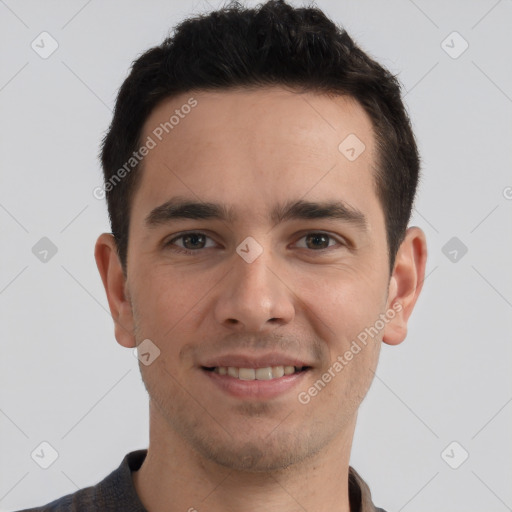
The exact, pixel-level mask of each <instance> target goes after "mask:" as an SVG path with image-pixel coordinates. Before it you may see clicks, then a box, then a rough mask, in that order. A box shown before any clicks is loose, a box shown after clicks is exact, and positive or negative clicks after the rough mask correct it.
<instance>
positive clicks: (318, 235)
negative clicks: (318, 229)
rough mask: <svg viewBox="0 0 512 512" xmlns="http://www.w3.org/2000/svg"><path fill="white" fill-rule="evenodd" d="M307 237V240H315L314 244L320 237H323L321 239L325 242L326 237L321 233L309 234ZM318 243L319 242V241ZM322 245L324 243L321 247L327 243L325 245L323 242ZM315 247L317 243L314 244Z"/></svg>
mask: <svg viewBox="0 0 512 512" xmlns="http://www.w3.org/2000/svg"><path fill="white" fill-rule="evenodd" d="M308 238H309V240H314V241H315V242H314V243H315V244H316V243H317V242H318V241H319V240H321V239H323V241H324V242H327V237H326V235H323V234H315V235H310V236H309V237H308ZM320 243H321V242H320ZM323 245H324V247H323V248H325V247H327V245H328V244H327V245H326V244H325V243H324V244H323ZM316 247H318V245H316Z"/></svg>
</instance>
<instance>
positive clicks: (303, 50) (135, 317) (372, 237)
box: [96, 1, 426, 471]
mask: <svg viewBox="0 0 512 512" xmlns="http://www.w3.org/2000/svg"><path fill="white" fill-rule="evenodd" d="M143 148H145V149H143ZM101 159H102V165H103V170H104V174H105V183H106V186H105V190H106V198H107V202H108V209H109V215H110V220H111V226H112V235H110V234H103V235H102V236H101V237H100V238H99V239H98V243H97V246H96V260H97V263H98V268H99V270H100V273H101V275H102V278H103V282H104V285H105V288H106V291H107V296H108V299H109V305H110V308H111V311H112V315H113V318H114V321H115V326H116V338H117V340H118V342H119V343H120V344H121V345H123V346H126V347H134V346H136V345H139V344H140V343H141V342H142V341H143V340H146V339H149V340H151V343H152V344H153V345H154V346H156V347H158V350H159V351H160V355H159V357H157V358H156V359H155V360H154V362H152V363H151V364H150V365H148V366H145V365H141V371H142V375H143V379H144V382H145V385H146V388H147V389H148V392H149V395H150V399H151V403H152V407H153V410H152V418H153V419H155V421H160V422H161V424H162V425H165V428H168V431H169V432H173V433H174V434H176V435H179V436H181V437H182V438H183V439H185V440H186V441H187V442H188V443H189V445H190V446H191V447H192V448H193V449H194V450H196V452H197V453H198V454H201V455H202V456H204V457H207V458H209V459H211V460H213V461H215V462H218V463H220V464H223V465H226V466H229V467H238V468H243V469H249V470H254V471H258V470H266V469H272V468H274V469H276V468H280V467H285V466H287V465H290V464H293V463H295V462H298V461H300V460H303V459H305V458H307V457H309V456H312V455H313V454H315V453H318V452H319V451H320V450H322V449H323V448H325V446H326V445H327V444H328V443H329V442H332V441H333V440H334V439H336V437H337V436H339V435H340V433H342V432H347V431H349V430H350V429H351V428H353V426H354V422H355V417H356V413H357V409H358V406H359V404H360V403H361V401H362V400H363V398H364V396H365V394H366V392H367V390H368V388H369V386H370V383H371V380H372V376H373V371H374V370H375V368H376V365H377V361H378V354H379V350H380V345H381V342H382V341H384V342H386V343H389V344H397V343H400V342H401V341H403V339H404V338H405V335H406V327H407V320H408V318H409V315H410V313H411V312H412V309H413V307H414V304H415V302H416V299H417V297H418V294H419V292H420V290H421V285H422V280H423V275H424V268H425V259H426V248H425V240H424V235H423V233H422V232H421V231H420V230H418V229H417V228H409V229H408V228H407V226H408V223H409V219H410V214H411V209H412V205H413V201H414V196H415V191H416V186H417V181H418V172H419V157H418V152H417V148H416V144H415V140H414V136H413V133H412V130H411V126H410V122H409V119H408V116H407V113H406V111H405V108H404V106H403V103H402V101H401V97H400V87H399V84H398V82H397V80H396V79H395V77H394V76H392V75H391V74H390V73H389V72H388V71H386V70H385V69H384V68H383V67H382V66H380V65H379V64H378V63H376V62H375V61H374V60H372V59H371V58H370V57H369V56H368V55H366V54H365V53H364V52H363V51H362V50H361V49H360V48H358V47H357V46H356V45H355V44H354V42H353V41H352V40H351V38H350V37H349V35H348V34H347V33H346V32H345V31H344V30H342V29H340V28H339V27H337V26H336V25H335V24H334V23H333V22H332V21H330V20H329V19H328V18H326V17H325V15H324V14H323V13H322V12H321V11H320V10H319V9H316V8H293V7H291V6H289V5H287V4H286V3H284V2H283V1H270V2H268V3H266V4H264V5H263V6H261V7H259V8H256V9H245V8H243V7H242V6H240V4H238V3H235V4H232V5H230V6H228V7H227V8H224V9H222V10H220V11H216V12H213V13H210V14H208V15H203V16H199V17H196V18H192V19H188V20H186V21H184V22H182V23H181V24H180V25H178V27H177V28H176V30H175V33H174V34H173V36H172V37H170V38H168V39H166V40H165V41H164V42H163V43H162V44H161V45H160V46H158V47H155V48H152V49H150V50H149V51H147V52H146V53H144V54H143V55H142V56H141V57H140V58H139V59H137V60H136V61H135V62H134V64H133V67H132V70H131V73H130V74H129V76H128V78H127V79H126V80H125V82H124V83H123V85H122V87H121V89H120V92H119V95H118V98H117V102H116V107H115V112H114V118H113V121H112V124H111V126H110V129H109V131H108V133H107V135H106V137H105V139H104V143H103V149H102V154H101ZM120 169H124V172H120ZM180 235H181V236H180ZM248 255H250V257H249V256H248ZM244 256H245V257H244ZM364 332H366V338H365V337H364V335H363V334H361V333H364ZM357 340H359V341H357ZM354 342H355V345H354ZM356 346H357V347H358V348H359V350H358V349H357V348H356ZM348 351H351V352H352V356H350V355H349V354H348ZM345 354H346V357H344V355H345ZM260 356H261V357H263V359H265V361H267V359H269V358H270V359H272V361H273V362H274V363H275V366H279V361H280V358H281V359H283V358H284V359H286V360H287V361H288V360H289V359H294V360H295V361H296V362H297V363H303V364H304V366H305V367H307V368H306V369H305V370H304V371H302V372H298V373H297V374H296V377H294V378H296V384H294V385H293V386H292V388H290V390H289V391H286V392H283V393H278V394H276V396H272V397H269V396H266V397H263V396H261V397H260V396H254V397H252V398H251V399H245V398H242V397H240V396H234V395H233V394H232V393H227V392H226V391H225V390H222V389H221V388H219V387H218V386H217V385H216V384H214V383H212V382H213V381H212V378H217V377H215V376H213V374H212V372H211V369H212V368H213V367H215V366H222V365H224V364H225V365H226V366H229V364H228V363H229V362H230V361H235V363H237V364H236V365H235V366H244V364H245V363H244V364H243V361H242V360H243V359H244V358H246V359H247V362H246V364H245V366H249V365H250V364H252V363H254V359H253V358H258V357H260ZM340 358H341V359H340ZM274 359H275V360H274ZM237 361H238V362H237ZM336 361H337V362H338V365H336V364H335V363H336ZM267 362H268V361H267ZM288 362H289V361H288ZM262 364H263V363H262ZM265 364H267V363H265ZM339 365H342V368H341V369H339V368H340V366H339ZM267 366H268V365H267ZM326 372H327V373H328V374H329V375H331V377H330V378H327V377H326V378H324V376H325V375H326ZM319 379H320V380H322V379H323V380H322V382H324V384H325V385H324V386H323V387H322V385H321V384H318V381H319ZM325 380H328V381H329V383H328V384H327V383H325ZM315 383H317V384H315ZM315 385H316V388H317V391H316V392H315V391H311V390H312V388H313V387H315ZM319 387H321V389H318V388H319ZM301 393H302V394H301ZM300 397H302V400H301V398H300ZM308 397H309V398H308ZM312 398H314V399H312ZM285 417H286V420H285V419H284V418H285ZM326 425H327V426H326Z"/></svg>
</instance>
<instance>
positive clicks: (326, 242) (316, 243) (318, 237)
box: [298, 232, 346, 252]
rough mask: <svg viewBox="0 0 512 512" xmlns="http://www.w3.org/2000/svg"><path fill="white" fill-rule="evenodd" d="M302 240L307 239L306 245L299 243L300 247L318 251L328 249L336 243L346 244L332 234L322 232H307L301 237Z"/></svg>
mask: <svg viewBox="0 0 512 512" xmlns="http://www.w3.org/2000/svg"><path fill="white" fill-rule="evenodd" d="M300 240H305V245H302V246H300V245H298V246H299V247H301V248H305V249H312V250H315V251H317V252H319V251H322V250H325V249H328V248H329V247H332V245H336V243H337V244H338V245H342V246H344V245H346V244H345V243H343V242H341V241H339V240H337V239H336V238H334V237H333V236H332V235H329V234H327V233H322V232H314V233H307V234H306V235H305V236H303V237H302V238H300ZM330 242H335V244H330Z"/></svg>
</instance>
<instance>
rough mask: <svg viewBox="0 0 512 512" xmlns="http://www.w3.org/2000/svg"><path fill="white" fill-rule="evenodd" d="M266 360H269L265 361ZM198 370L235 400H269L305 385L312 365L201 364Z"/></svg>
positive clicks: (215, 386) (215, 387)
mask: <svg viewBox="0 0 512 512" xmlns="http://www.w3.org/2000/svg"><path fill="white" fill-rule="evenodd" d="M267 364H268V363H267ZM200 370H201V373H202V374H203V376H204V377H206V379H207V381H208V382H209V383H210V384H211V385H212V386H213V389H217V390H218V391H220V392H221V393H223V394H225V395H228V396H230V397H232V398H235V399H237V400H244V401H253V400H256V401H268V400H272V399H277V398H279V397H281V398H282V399H283V398H284V397H285V396H287V395H289V394H290V393H291V392H292V391H293V389H296V388H298V387H299V386H301V387H304V384H300V383H301V382H302V383H303V382H304V379H305V378H306V376H307V375H308V373H309V372H311V371H312V367H311V366H292V365H290V364H287V365H275V366H257V365H256V364H254V365H252V367H248V366H201V367H200Z"/></svg>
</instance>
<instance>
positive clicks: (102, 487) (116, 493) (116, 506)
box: [18, 450, 386, 512]
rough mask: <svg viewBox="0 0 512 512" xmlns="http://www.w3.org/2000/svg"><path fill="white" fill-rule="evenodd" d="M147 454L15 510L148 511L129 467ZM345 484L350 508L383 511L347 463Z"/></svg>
mask: <svg viewBox="0 0 512 512" xmlns="http://www.w3.org/2000/svg"><path fill="white" fill-rule="evenodd" d="M146 454H147V450H136V451H133V452H130V453H128V454H127V455H126V456H125V457H124V459H123V461H122V462H121V464H120V465H119V467H118V468H117V469H115V470H114V471H112V473H110V475H108V476H107V477H105V478H104V479H103V480H102V481H101V482H99V483H98V484H96V485H93V486H91V487H86V488H84V489H80V490H79V491H76V492H75V493H73V494H67V495H66V496H63V497H62V498H58V499H56V500H55V501H52V502H51V503H48V504H47V505H44V506H42V507H36V508H30V509H24V510H20V511H18V512H147V510H146V509H145V508H144V506H143V505H142V503H141V501H140V499H139V496H138V495H137V492H136V491H135V485H134V483H133V478H132V471H137V470H138V469H139V468H140V467H141V466H142V463H143V462H144V459H145V458H146ZM348 484H349V500H350V511H351V512H386V511H385V510H383V509H381V508H376V507H375V506H374V504H373V502H372V498H371V494H370V489H369V488H368V486H367V485H366V483H365V482H364V480H363V479H362V478H361V477H360V476H359V474H358V473H357V472H356V470H355V469H353V468H352V467H350V466H349V477H348Z"/></svg>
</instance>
